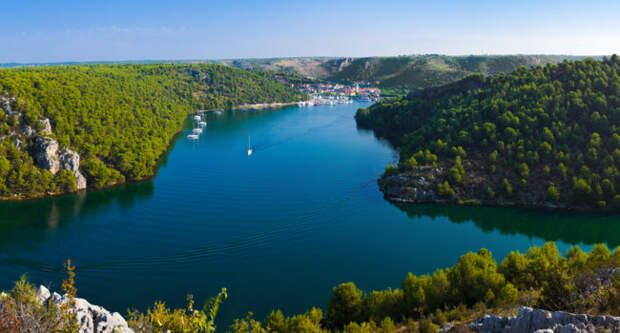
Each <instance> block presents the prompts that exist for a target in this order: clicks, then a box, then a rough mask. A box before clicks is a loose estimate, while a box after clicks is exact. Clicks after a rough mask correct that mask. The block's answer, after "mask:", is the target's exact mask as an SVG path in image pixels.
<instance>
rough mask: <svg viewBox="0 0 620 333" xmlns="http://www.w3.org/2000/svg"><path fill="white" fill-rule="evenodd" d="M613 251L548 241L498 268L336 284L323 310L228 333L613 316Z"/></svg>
mask: <svg viewBox="0 0 620 333" xmlns="http://www.w3.org/2000/svg"><path fill="white" fill-rule="evenodd" d="M619 266H620V249H616V250H615V251H614V252H613V253H612V252H610V251H609V250H608V249H607V247H606V246H605V245H596V246H594V248H593V249H592V251H591V252H589V253H585V252H583V251H582V250H581V249H579V248H578V247H573V248H571V249H570V250H569V251H568V252H567V254H566V256H562V255H561V254H560V252H559V251H558V249H557V247H556V246H555V244H554V243H547V244H545V245H544V246H542V247H537V246H534V247H532V248H530V249H529V250H528V251H527V252H526V253H524V254H523V253H519V252H511V253H510V254H509V255H508V256H507V257H506V258H505V259H504V260H503V261H502V262H501V263H500V264H499V265H498V263H497V262H496V261H495V260H493V258H492V256H491V253H490V252H489V251H487V250H485V249H481V250H480V251H478V252H476V253H474V252H470V253H467V254H465V255H463V256H462V257H461V258H460V259H459V261H458V262H457V263H456V264H455V265H454V266H453V267H450V268H447V269H439V270H437V271H435V272H434V273H433V274H428V275H419V276H416V275H413V274H411V273H410V274H409V275H408V276H407V277H406V278H405V279H404V280H403V282H402V285H401V286H402V288H401V289H389V288H388V289H386V290H382V291H372V292H370V293H365V292H363V291H361V290H359V289H358V288H357V287H356V286H355V284H353V283H352V282H348V283H343V284H340V285H338V286H336V287H334V289H333V295H332V297H331V299H330V301H329V304H328V306H327V308H326V310H325V313H324V314H323V312H322V311H321V310H320V309H317V308H313V309H312V310H310V311H308V312H306V313H305V314H300V315H295V316H292V317H285V316H284V315H283V313H282V311H280V310H277V311H273V312H271V314H269V315H268V316H267V317H266V318H265V319H264V320H263V321H262V322H261V321H257V320H254V319H253V318H252V316H251V314H250V315H249V316H248V317H246V318H243V319H238V320H236V321H235V323H234V324H233V325H232V327H231V330H232V331H233V332H236V333H250V332H252V333H262V332H436V331H437V329H438V328H439V327H440V326H441V325H442V324H445V323H447V322H451V323H452V324H455V323H465V322H467V321H468V320H471V319H473V318H476V317H477V316H480V315H481V314H483V313H487V312H496V313H503V312H509V311H511V309H514V307H515V306H517V305H519V304H525V305H529V306H535V307H538V308H543V309H548V310H564V311H571V312H578V313H606V314H612V315H619V314H620V279H618V278H617V277H616V276H615V274H616V273H615V272H617V269H618V267H619Z"/></svg>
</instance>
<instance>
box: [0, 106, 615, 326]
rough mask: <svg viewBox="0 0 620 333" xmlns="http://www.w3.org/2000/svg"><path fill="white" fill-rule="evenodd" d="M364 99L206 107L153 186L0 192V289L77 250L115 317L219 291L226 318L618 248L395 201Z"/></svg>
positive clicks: (488, 211)
mask: <svg viewBox="0 0 620 333" xmlns="http://www.w3.org/2000/svg"><path fill="white" fill-rule="evenodd" d="M360 106H361V105H360V104H353V105H338V106H332V107H330V106H320V107H310V108H297V107H292V108H286V109H282V110H278V111H246V112H243V111H234V112H233V111H227V112H224V113H221V114H219V115H218V114H214V113H212V114H209V115H208V119H207V121H208V126H207V128H206V130H205V133H204V134H203V135H202V136H201V138H200V141H198V142H191V141H188V140H187V139H186V138H185V135H182V136H180V138H179V139H178V140H177V141H176V143H175V145H174V147H173V148H172V149H171V151H170V153H169V154H168V155H167V156H165V157H164V160H163V161H162V166H161V169H160V171H159V174H158V175H157V177H155V178H154V179H153V180H152V181H148V182H144V183H139V184H130V185H126V186H122V187H118V188H114V189H109V190H104V191H94V192H88V193H84V194H78V195H71V196H64V197H57V198H51V199H45V200H37V201H28V202H3V203H0V260H1V265H0V289H8V288H10V287H11V285H12V281H14V280H16V279H18V278H19V276H20V275H21V274H23V273H27V274H28V276H29V278H30V280H32V281H34V282H36V283H43V284H51V286H52V288H54V289H56V290H58V289H60V282H61V280H62V278H63V277H64V273H63V272H62V263H63V262H64V261H65V260H66V259H67V258H71V259H72V260H73V262H74V264H75V265H76V266H77V277H76V280H77V287H78V295H79V296H81V297H85V298H87V299H88V300H89V301H91V302H92V303H95V304H100V305H103V306H105V307H107V308H108V309H111V310H114V311H119V312H121V313H125V311H126V309H127V308H129V307H135V308H139V309H145V308H146V307H147V306H149V305H151V304H152V303H153V302H154V301H155V300H165V301H167V303H168V304H170V305H173V306H183V305H184V304H185V296H186V294H187V293H192V294H194V296H195V298H196V299H197V300H203V299H206V298H207V297H209V296H212V295H215V294H216V293H217V292H218V291H219V290H220V288H222V287H226V288H228V291H229V299H228V300H227V301H226V302H225V304H224V305H223V306H222V308H221V312H220V316H219V319H218V322H219V325H220V328H222V327H225V326H227V325H228V324H230V323H231V321H232V319H233V318H239V317H243V316H245V314H247V312H249V311H252V312H254V313H255V315H256V317H257V318H259V319H261V318H263V317H264V316H265V315H266V314H267V313H268V312H269V311H270V310H271V309H273V308H282V309H285V312H286V313H288V314H291V313H296V312H302V311H305V310H306V309H308V308H310V307H311V306H313V305H316V306H321V307H324V306H325V305H326V304H327V301H328V299H329V296H330V293H331V288H332V287H333V286H334V285H336V284H338V283H341V282H346V281H354V282H355V283H356V284H357V285H358V286H359V287H360V288H362V289H365V290H370V289H383V288H386V287H388V286H391V287H398V286H399V285H400V281H401V280H402V279H403V278H404V277H405V275H406V274H407V273H408V272H414V273H426V272H432V271H433V270H435V269H437V268H443V267H446V266H450V265H452V264H454V263H455V262H456V260H458V257H459V256H460V255H462V254H464V253H465V252H467V251H472V250H474V251H475V250H478V249H479V248H481V247H486V248H488V249H490V250H491V251H492V252H493V254H494V256H495V257H496V258H498V259H501V258H503V257H504V256H505V255H506V254H507V253H509V252H510V251H512V250H521V251H524V250H526V249H527V248H528V247H530V246H531V245H535V244H538V245H540V244H543V243H544V242H545V241H558V246H559V247H560V249H561V250H563V251H564V250H566V249H567V248H568V247H569V246H570V245H571V244H578V245H580V246H582V247H583V248H585V249H588V248H589V247H590V246H591V245H592V244H594V243H597V242H604V243H606V244H608V245H609V246H610V247H616V246H618V245H620V217H619V216H617V215H615V216H601V215H583V214H579V215H575V214H569V213H551V212H544V211H536V210H524V209H507V208H492V207H457V206H445V205H417V206H402V205H400V206H397V205H393V204H390V203H389V202H387V201H385V200H384V199H383V196H382V193H381V192H379V190H378V187H377V183H376V179H377V178H378V176H379V175H380V174H381V173H382V171H383V169H384V167H385V165H386V164H389V163H392V162H394V161H395V160H396V159H397V153H396V152H395V151H394V150H393V149H392V148H391V147H390V146H389V145H388V144H387V143H386V142H383V141H381V140H378V139H377V138H375V137H374V135H373V134H372V133H371V132H368V131H364V130H360V129H357V128H356V125H355V121H354V120H353V115H354V113H355V110H356V109H357V108H358V107H360ZM190 131H191V123H190V122H189V121H188V123H187V126H186V129H185V133H184V134H188V133H189V132H190ZM248 136H251V138H252V143H253V146H254V154H253V155H252V156H249V157H248V156H247V154H246V148H247V138H248Z"/></svg>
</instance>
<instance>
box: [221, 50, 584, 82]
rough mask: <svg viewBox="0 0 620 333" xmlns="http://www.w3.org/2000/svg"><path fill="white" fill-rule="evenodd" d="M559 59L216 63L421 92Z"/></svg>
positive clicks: (410, 58)
mask: <svg viewBox="0 0 620 333" xmlns="http://www.w3.org/2000/svg"><path fill="white" fill-rule="evenodd" d="M576 58H578V57H571V56H561V55H501V56H494V55H481V56H444V55H410V56H398V57H367V58H274V59H237V60H219V61H216V62H218V63H221V64H224V65H228V66H233V67H238V68H242V69H261V70H268V71H276V72H289V73H296V74H299V75H302V76H306V77H309V78H313V79H323V80H329V81H340V82H355V81H367V82H369V83H371V84H373V85H379V86H380V87H381V88H390V89H405V90H407V89H409V90H412V89H422V88H429V87H435V86H440V85H444V84H448V83H451V82H454V81H457V80H459V79H462V78H464V77H465V76H467V75H469V74H473V73H484V74H494V73H509V72H511V71H513V70H515V69H517V68H519V67H521V66H525V67H530V66H537V65H544V64H546V63H548V62H551V63H557V62H560V61H562V60H564V59H576Z"/></svg>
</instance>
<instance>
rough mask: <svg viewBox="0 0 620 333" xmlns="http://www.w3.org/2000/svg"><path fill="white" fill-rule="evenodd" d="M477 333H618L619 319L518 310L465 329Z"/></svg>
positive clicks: (477, 321)
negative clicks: (514, 314)
mask: <svg viewBox="0 0 620 333" xmlns="http://www.w3.org/2000/svg"><path fill="white" fill-rule="evenodd" d="M469 328H470V329H471V330H473V331H474V332H480V333H513V332H514V333H518V332H537V333H554V332H555V333H570V332H575V333H586V332H588V333H589V332H605V331H606V332H618V330H620V317H612V316H592V315H587V314H573V313H568V312H563V311H553V312H552V311H546V310H539V309H532V308H528V307H522V308H520V309H519V314H518V315H516V316H510V317H502V316H495V315H485V316H484V317H482V318H480V319H478V320H475V321H474V322H472V323H471V324H470V327H469ZM453 329H454V328H453V327H444V328H442V329H441V330H440V332H450V331H452V330H453Z"/></svg>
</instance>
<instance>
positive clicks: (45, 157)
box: [33, 137, 86, 190]
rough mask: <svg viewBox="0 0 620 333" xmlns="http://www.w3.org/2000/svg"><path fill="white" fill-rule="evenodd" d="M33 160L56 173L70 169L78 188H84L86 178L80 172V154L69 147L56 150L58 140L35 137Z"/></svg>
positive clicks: (41, 166)
mask: <svg viewBox="0 0 620 333" xmlns="http://www.w3.org/2000/svg"><path fill="white" fill-rule="evenodd" d="M33 145H34V147H33V154H34V156H33V157H34V160H35V161H36V162H37V165H38V166H39V167H40V168H43V169H46V170H49V171H50V172H51V173H52V174H56V173H57V172H58V171H60V170H70V171H71V172H72V173H73V175H75V179H76V185H77V189H78V190H83V189H85V188H86V178H85V177H84V175H82V173H80V155H78V153H76V152H74V151H73V150H71V149H63V150H62V151H59V150H58V142H57V141H56V140H54V139H52V138H49V137H36V138H35V139H34V141H33Z"/></svg>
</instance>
